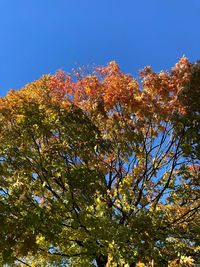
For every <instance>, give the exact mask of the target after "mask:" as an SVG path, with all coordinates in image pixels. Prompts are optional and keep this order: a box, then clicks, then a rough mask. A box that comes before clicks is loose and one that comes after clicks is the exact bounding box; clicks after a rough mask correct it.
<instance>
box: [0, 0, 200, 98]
mask: <svg viewBox="0 0 200 267" xmlns="http://www.w3.org/2000/svg"><path fill="white" fill-rule="evenodd" d="M183 54H184V55H186V56H187V57H188V58H189V59H190V61H195V60H197V59H200V0H165V1H164V0H0V95H1V96H3V95H5V94H6V92H7V91H8V90H9V89H10V88H15V89H19V88H20V87H22V86H23V85H25V84H26V83H28V82H31V81H33V80H35V79H37V78H39V77H40V76H41V75H42V74H45V73H54V72H55V71H56V70H57V69H60V68H62V69H64V70H66V71H70V69H71V68H73V67H77V66H83V65H88V64H89V65H91V64H97V65H105V64H106V63H107V62H109V61H111V60H116V61H117V63H119V65H120V66H121V68H122V70H123V71H125V72H130V73H132V74H133V75H134V76H137V75H138V73H137V70H138V69H141V68H143V67H144V66H145V65H152V67H153V69H154V70H156V71H159V70H161V69H168V68H170V67H171V66H173V65H174V64H175V63H176V62H177V61H178V59H179V58H180V57H181V56H182V55H183Z"/></svg>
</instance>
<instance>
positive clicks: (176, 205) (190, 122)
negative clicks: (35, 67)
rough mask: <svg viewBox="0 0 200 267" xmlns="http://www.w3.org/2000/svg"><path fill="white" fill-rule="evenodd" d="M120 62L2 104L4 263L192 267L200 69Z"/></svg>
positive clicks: (52, 81)
mask: <svg viewBox="0 0 200 267" xmlns="http://www.w3.org/2000/svg"><path fill="white" fill-rule="evenodd" d="M140 77H141V78H140V80H138V81H137V80H135V79H134V78H133V77H132V76H131V75H130V74H124V73H123V72H122V71H121V70H120V68H119V66H118V65H117V64H116V63H115V62H111V63H109V64H108V65H107V66H106V67H104V68H96V69H95V70H94V71H92V72H91V74H90V75H88V74H84V71H82V70H78V71H77V72H74V73H73V75H70V74H66V73H64V72H62V71H59V72H57V73H56V74H55V75H46V76H43V77H42V78H41V79H39V80H37V81H35V82H32V83H30V84H28V85H26V86H25V87H24V88H22V89H21V90H18V91H14V90H11V91H10V92H9V93H8V94H7V96H5V97H2V98H0V175H1V178H0V225H1V227H0V235H1V238H0V264H1V265H3V264H5V263H7V264H10V266H25V265H27V266H35V267H36V266H38V267H39V266H41V267H42V266H68V265H70V266H80V267H84V266H86V267H88V266H96V265H98V266H99V267H100V266H107V267H109V266H113V267H115V266H130V267H131V266H163V267H164V266H171V267H172V266H193V264H194V263H195V262H196V263H197V261H198V254H199V253H200V246H199V241H200V216H199V209H200V192H199V189H200V188H199V186H200V182H199V179H200V177H199V176H200V168H199V166H200V165H199V156H200V145H199V134H200V128H199V125H200V118H199V114H200V113H199V106H200V105H199V103H200V99H199V98H200V94H199V93H200V63H198V62H197V63H195V64H191V63H189V62H188V60H187V59H186V58H185V57H183V58H181V59H180V61H179V62H178V63H177V64H176V65H175V67H174V68H173V69H172V70H171V71H169V72H164V71H161V72H160V73H156V72H154V71H153V70H152V69H151V68H150V67H146V68H144V70H142V71H141V73H140Z"/></svg>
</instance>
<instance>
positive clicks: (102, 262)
mask: <svg viewBox="0 0 200 267" xmlns="http://www.w3.org/2000/svg"><path fill="white" fill-rule="evenodd" d="M107 261H108V257H107V256H104V255H102V254H101V255H100V256H98V257H97V258H96V262H97V266H98V267H106V263H107Z"/></svg>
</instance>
